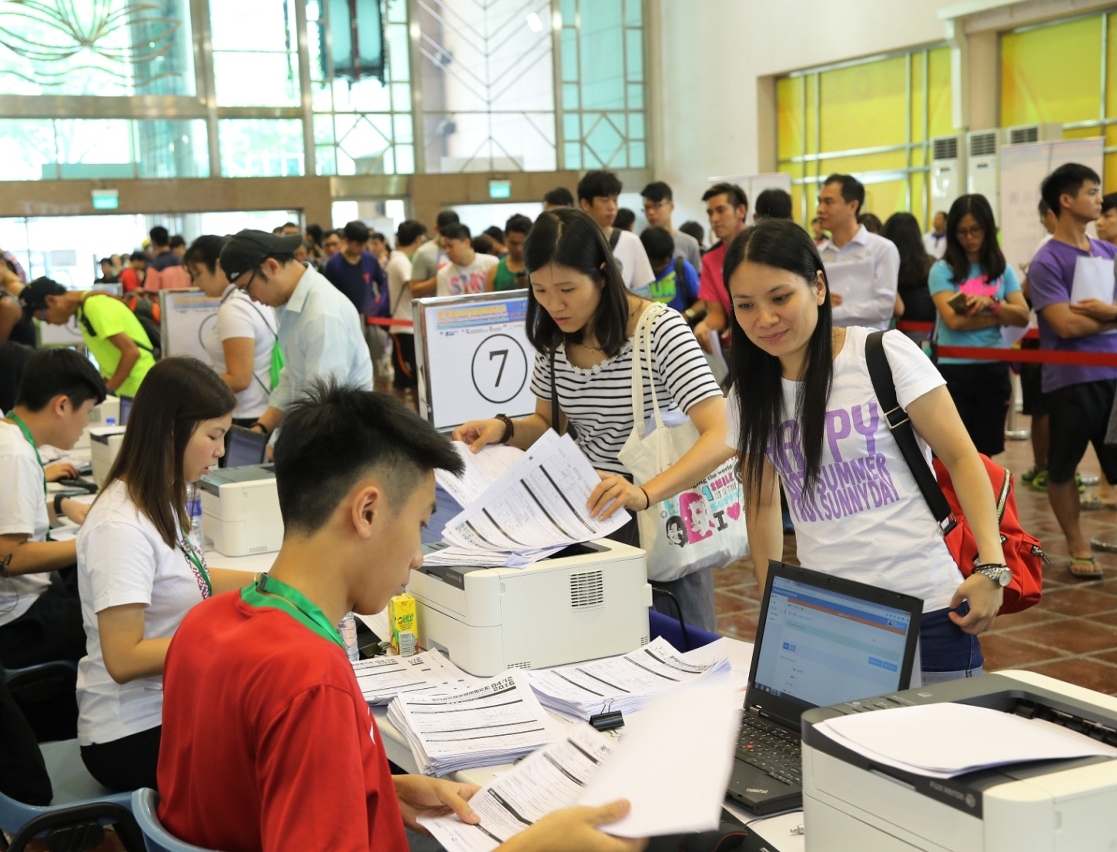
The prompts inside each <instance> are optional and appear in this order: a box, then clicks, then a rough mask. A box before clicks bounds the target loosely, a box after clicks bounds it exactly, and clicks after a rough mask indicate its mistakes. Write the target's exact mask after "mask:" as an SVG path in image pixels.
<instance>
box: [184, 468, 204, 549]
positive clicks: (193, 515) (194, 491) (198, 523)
mask: <svg viewBox="0 0 1117 852" xmlns="http://www.w3.org/2000/svg"><path fill="white" fill-rule="evenodd" d="M186 506H187V509H188V510H189V512H190V538H191V540H192V541H193V542H194V546H195V547H196V548H198V550H201V551H204V550H205V547H206V539H205V534H204V533H203V532H202V495H201V494H200V493H199V492H198V484H197V483H191V485H190V498H189V499H188V500H187V504H186Z"/></svg>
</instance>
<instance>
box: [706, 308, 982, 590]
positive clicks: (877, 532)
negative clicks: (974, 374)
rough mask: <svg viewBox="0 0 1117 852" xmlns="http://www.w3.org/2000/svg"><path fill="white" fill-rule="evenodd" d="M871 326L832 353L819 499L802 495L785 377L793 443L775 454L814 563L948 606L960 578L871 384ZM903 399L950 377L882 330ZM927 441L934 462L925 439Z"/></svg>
mask: <svg viewBox="0 0 1117 852" xmlns="http://www.w3.org/2000/svg"><path fill="white" fill-rule="evenodd" d="M871 331H872V329H866V328H848V329H846V340H845V345H844V346H843V347H842V351H841V352H840V353H838V357H837V358H836V359H834V382H833V386H832V387H831V389H830V399H829V401H828V403H827V405H826V437H825V439H824V441H823V444H822V470H821V473H820V478H819V482H818V485H817V487H816V491H815V499H814V500H813V501H812V500H809V499H808V500H804V499H803V495H802V488H801V482H802V473H801V472H802V469H803V464H802V461H801V454H800V452H799V450H798V444H799V441H798V439H797V438H796V439H795V440H789V436H790V435H793V434H795V433H796V432H797V431H798V430H797V429H796V426H795V422H794V409H795V394H796V389H797V387H798V383H797V382H792V381H789V380H787V379H784V380H783V396H784V421H783V428H782V430H781V441H782V442H783V443H786V444H794V445H795V446H796V449H794V450H792V449H790V448H789V449H788V450H787V451H786V452H785V453H784V454H782V455H783V458H777V457H775V456H774V454H773V453H772V451H771V450H769V453H768V460H769V462H772V463H773V465H774V467H775V468H776V470H777V471H778V472H779V474H780V479H781V481H782V482H783V486H784V493H785V494H786V495H787V502H788V508H789V509H790V511H791V520H792V522H793V523H794V524H795V541H796V548H797V549H796V552H797V554H798V556H799V560H800V561H801V562H802V564H803V565H804V566H806V567H807V568H814V569H815V570H817V571H825V572H827V573H830V574H836V575H838V576H840V577H848V578H849V579H851V580H858V581H860V582H862V583H868V584H870V585H873V586H879V587H880V588H883V589H888V590H890V591H893V592H901V593H903V594H907V595H913V596H914V597H917V598H921V599H922V600H923V601H924V604H923V611H924V612H935V611H937V610H942V609H946V608H947V606H949V604H950V599H951V597H952V596H953V595H954V591H955V590H956V589H957V588H958V586H959V584H960V583H961V582H962V574H961V572H960V571H959V570H958V566H957V564H956V563H955V562H954V558H953V557H952V556H951V555H950V551H949V550H947V547H946V543H945V541H944V540H943V537H942V535H941V534H940V533H939V529H938V524H937V523H936V522H935V519H934V516H932V515H931V510H930V509H929V508H927V503H926V501H925V500H924V499H923V495H922V494H921V493H920V492H919V486H918V485H917V484H916V482H915V477H913V476H912V474H911V470H910V469H909V468H908V466H907V462H905V461H904V457H903V455H902V454H901V453H900V447H899V445H897V443H896V441H895V439H894V438H893V437H892V433H891V432H890V431H889V429H888V423H887V421H886V420H885V418H884V415H883V412H882V411H881V408H880V403H878V402H877V398H876V394H875V393H874V392H873V383H872V380H871V379H870V378H869V368H868V366H867V365H866V363H865V339H866V337H867V336H868V335H869V333H870V332H871ZM884 351H885V354H886V355H887V356H888V363H889V365H890V366H891V367H892V376H893V378H894V380H895V383H896V398H897V400H898V401H899V403H900V405H901V407H903V408H907V407H908V406H909V405H910V404H911V403H912V402H914V401H915V400H917V399H919V397H921V396H923V395H924V394H926V393H929V392H930V391H932V390H934V389H935V388H937V387H940V386H942V385H944V384H945V383H946V382H945V380H944V379H943V378H942V376H940V375H939V371H938V370H937V369H935V365H934V364H932V363H931V361H930V359H928V358H927V356H926V355H924V354H923V352H922V350H920V349H919V347H918V346H917V345H916V344H915V343H913V342H912V341H911V340H910V339H909V338H908V337H906V336H905V335H904V334H902V333H900V332H889V333H887V334H885V335H884ZM737 409H738V402H737V395H736V394H735V393H731V395H730V398H729V400H728V403H727V405H726V412H727V414H726V420H727V424H728V431H727V433H726V442H727V443H729V444H730V445H731V446H734V447H735V445H736V443H737V441H738V438H739V434H740V425H739V422H740V421H739V419H738V410H737ZM920 447H921V448H922V449H923V452H924V455H925V456H926V457H927V463H928V464H930V463H931V453H930V450H929V449H928V447H927V446H926V444H925V443H923V441H922V439H920Z"/></svg>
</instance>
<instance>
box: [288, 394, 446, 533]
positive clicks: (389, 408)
mask: <svg viewBox="0 0 1117 852" xmlns="http://www.w3.org/2000/svg"><path fill="white" fill-rule="evenodd" d="M338 447H344V448H345V452H343V453H339V452H338V451H337V448H338ZM463 468H464V465H463V463H462V460H461V458H460V457H459V456H458V454H457V452H456V451H455V450H454V448H453V447H452V446H451V444H450V442H449V441H447V440H446V438H444V437H443V436H442V435H439V434H438V432H436V431H435V430H434V427H433V426H431V425H430V424H429V423H428V422H427V421H426V420H424V419H422V418H421V417H419V415H418V414H416V413H414V412H413V411H411V410H410V409H409V408H407V406H405V405H404V404H403V403H401V402H400V401H399V400H397V399H396V398H395V397H394V396H392V395H391V394H387V393H383V392H380V391H370V390H363V389H361V388H358V387H355V386H350V385H339V384H338V383H337V382H336V381H333V380H331V381H329V382H327V381H325V380H322V379H319V380H316V381H315V382H314V383H313V384H311V386H310V388H309V389H308V390H307V392H306V393H305V394H304V395H302V396H300V397H299V398H297V399H296V400H295V402H294V404H293V405H292V406H291V407H290V408H289V409H288V410H287V415H286V417H285V418H284V421H283V431H282V432H280V433H279V438H278V439H277V441H276V444H275V482H276V489H277V491H278V492H279V513H280V515H282V517H283V526H284V534H285V535H286V534H288V533H291V532H295V533H301V534H303V535H310V534H313V533H315V532H317V531H318V530H319V529H321V528H322V527H323V526H325V525H326V523H327V522H328V521H329V519H330V516H331V515H333V513H334V511H335V510H336V509H337V506H338V504H339V503H340V502H341V501H342V500H343V499H344V498H345V495H346V494H348V493H349V490H350V489H351V488H352V487H353V485H354V484H355V483H356V482H357V481H358V480H360V479H361V478H362V477H365V476H368V475H370V474H373V475H375V476H376V477H377V478H378V479H379V480H380V482H381V484H382V485H383V486H384V491H385V494H386V496H387V498H388V507H389V509H390V510H391V511H393V512H395V511H399V510H400V509H401V508H402V507H403V505H404V504H405V503H406V502H407V501H408V500H409V499H410V497H411V495H412V493H414V491H415V488H416V487H417V486H418V484H419V480H420V478H421V477H422V476H423V475H424V474H427V473H429V472H430V471H432V470H446V471H449V472H450V473H453V474H460V473H461V472H462V470H463Z"/></svg>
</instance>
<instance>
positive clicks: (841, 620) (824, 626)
mask: <svg viewBox="0 0 1117 852" xmlns="http://www.w3.org/2000/svg"><path fill="white" fill-rule="evenodd" d="M911 626H912V625H911V614H910V613H908V612H905V611H903V610H900V609H894V608H892V607H889V606H887V605H885V604H880V603H874V602H872V601H866V600H862V599H861V598H857V597H853V596H852V595H846V594H842V593H840V592H836V591H834V590H833V589H825V588H820V587H818V586H814V585H811V584H809V583H804V582H800V581H798V580H792V579H789V578H787V577H779V576H775V577H773V578H772V596H771V599H770V600H769V602H768V613H767V617H766V618H765V621H764V624H763V625H762V626H761V635H760V636H759V642H760V655H759V659H758V660H757V663H756V671H755V672H754V677H753V680H754V684H753V685H754V686H755V688H756V689H758V690H760V691H762V692H766V693H769V694H771V695H774V696H777V697H783V698H793V699H796V700H798V701H800V702H805V703H807V704H811V705H814V706H817V707H825V706H827V705H830V704H840V703H842V702H845V701H853V700H856V699H860V698H865V697H867V696H871V695H883V694H885V693H888V692H895V691H896V690H897V689H899V688H901V684H900V675H901V670H902V668H903V662H904V651H905V647H906V645H907V639H908V631H909V629H910V628H911ZM905 685H906V684H905Z"/></svg>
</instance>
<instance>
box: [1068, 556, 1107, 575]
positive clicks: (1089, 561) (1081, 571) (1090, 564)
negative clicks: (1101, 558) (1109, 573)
mask: <svg viewBox="0 0 1117 852" xmlns="http://www.w3.org/2000/svg"><path fill="white" fill-rule="evenodd" d="M1067 570H1068V571H1070V573H1071V576H1072V577H1077V578H1078V579H1079V580H1100V579H1101V578H1102V577H1104V576H1105V574H1104V572H1103V571H1102V569H1101V568H1099V567H1098V563H1097V562H1095V561H1094V557H1092V556H1072V557H1071V558H1070V565H1068V566H1067Z"/></svg>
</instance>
